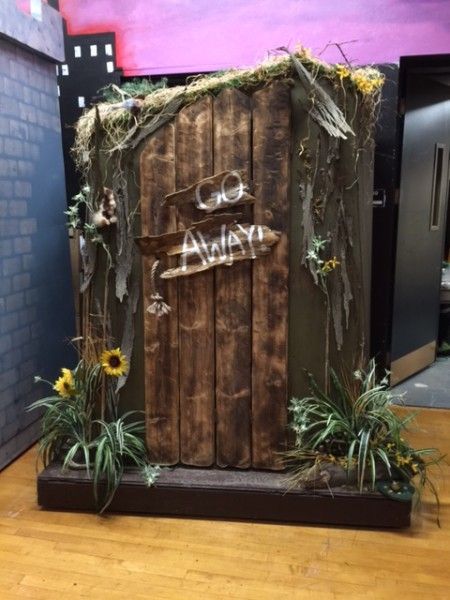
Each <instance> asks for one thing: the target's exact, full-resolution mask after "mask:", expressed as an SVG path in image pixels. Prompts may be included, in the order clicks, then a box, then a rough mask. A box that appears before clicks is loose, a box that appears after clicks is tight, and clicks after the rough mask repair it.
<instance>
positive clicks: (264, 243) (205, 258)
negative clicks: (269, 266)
mask: <svg viewBox="0 0 450 600" xmlns="http://www.w3.org/2000/svg"><path fill="white" fill-rule="evenodd" d="M240 216H241V215H239V214H232V215H230V214H223V215H218V216H216V217H210V218H208V219H205V220H204V221H200V222H198V223H193V224H192V226H191V227H189V228H188V229H186V230H182V231H176V232H173V233H166V234H163V235H159V236H146V237H141V238H137V239H136V243H137V244H138V246H139V248H140V250H141V252H142V253H143V254H145V255H148V254H155V255H161V254H165V255H167V256H178V265H177V266H176V267H173V268H171V269H167V270H166V271H164V272H163V273H161V275H160V276H161V278H163V279H170V278H172V277H184V276H187V275H192V274H193V273H199V272H200V271H206V270H208V269H212V268H214V267H217V266H220V265H226V266H230V265H232V264H233V263H235V262H238V261H241V260H251V259H255V258H257V257H259V256H264V255H265V254H268V253H269V252H270V248H271V246H273V245H274V244H276V243H277V242H278V240H279V239H280V235H281V233H280V232H279V231H273V230H271V229H270V228H269V227H266V226H265V225H255V224H251V225H250V224H241V223H237V219H238V218H239V217H240Z"/></svg>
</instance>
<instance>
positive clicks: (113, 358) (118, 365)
mask: <svg viewBox="0 0 450 600" xmlns="http://www.w3.org/2000/svg"><path fill="white" fill-rule="evenodd" d="M100 363H101V365H102V367H103V369H104V371H105V373H106V374H107V375H111V377H120V376H121V375H124V374H125V373H126V372H127V370H128V361H127V359H126V357H125V355H124V354H122V352H121V350H120V348H116V349H115V350H105V351H104V352H103V353H102V355H101V356H100Z"/></svg>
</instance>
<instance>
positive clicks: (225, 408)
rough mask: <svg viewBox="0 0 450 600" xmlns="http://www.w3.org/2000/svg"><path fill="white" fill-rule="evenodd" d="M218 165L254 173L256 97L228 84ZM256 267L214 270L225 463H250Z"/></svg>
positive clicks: (219, 435)
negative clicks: (253, 275)
mask: <svg viewBox="0 0 450 600" xmlns="http://www.w3.org/2000/svg"><path fill="white" fill-rule="evenodd" d="M214 169H215V171H216V172H217V171H222V170H224V169H240V170H243V171H244V173H246V175H247V178H249V179H250V177H251V102H250V99H249V98H248V97H247V96H246V95H245V94H243V93H242V92H240V91H238V90H232V89H228V90H223V91H222V92H221V93H220V94H219V96H218V97H217V98H216V99H215V101H214ZM241 209H242V207H241ZM244 210H245V215H244V221H246V222H250V223H252V222H253V218H252V213H253V211H252V207H251V206H247V207H245V209H244ZM251 273H252V265H251V263H249V262H242V263H241V264H237V265H233V267H231V268H230V269H228V268H225V267H219V268H217V269H216V272H215V278H216V279H215V282H216V298H215V302H216V314H215V322H216V419H217V424H216V453H217V454H216V462H217V464H218V465H219V466H221V467H228V466H232V467H239V468H247V467H249V466H250V464H251V306H252V298H251V281H252V278H251Z"/></svg>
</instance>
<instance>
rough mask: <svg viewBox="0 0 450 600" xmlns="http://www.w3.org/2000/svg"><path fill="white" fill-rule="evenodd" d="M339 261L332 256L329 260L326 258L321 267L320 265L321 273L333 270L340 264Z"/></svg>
mask: <svg viewBox="0 0 450 600" xmlns="http://www.w3.org/2000/svg"><path fill="white" fill-rule="evenodd" d="M340 264H341V263H340V262H339V261H338V259H337V258H336V257H335V256H333V258H331V259H330V260H326V261H325V262H324V263H323V265H322V267H321V269H320V270H321V271H322V273H330V271H333V270H334V269H335V268H336V267H337V266H338V265H340Z"/></svg>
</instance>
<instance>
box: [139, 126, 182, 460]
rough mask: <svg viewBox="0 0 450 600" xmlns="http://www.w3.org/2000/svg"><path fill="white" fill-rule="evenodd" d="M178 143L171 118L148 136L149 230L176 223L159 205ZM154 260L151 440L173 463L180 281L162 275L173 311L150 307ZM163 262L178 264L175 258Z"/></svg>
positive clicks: (148, 358) (147, 319)
mask: <svg viewBox="0 0 450 600" xmlns="http://www.w3.org/2000/svg"><path fill="white" fill-rule="evenodd" d="M174 145H175V127H174V124H173V123H169V124H167V125H165V126H164V127H162V128H160V129H159V130H158V131H156V132H155V133H154V134H153V135H152V136H151V137H150V139H149V141H148V142H147V143H146V145H145V147H144V149H143V151H142V154H141V157H140V179H141V200H140V201H141V223H142V234H143V235H146V236H148V235H161V234H163V233H168V232H171V231H174V230H175V229H176V211H175V209H174V208H170V207H167V206H165V207H162V205H161V200H162V199H163V198H164V196H165V195H166V194H167V193H169V192H171V191H173V190H174V189H175V148H174ZM153 262H154V257H151V256H143V257H142V268H143V274H142V279H143V299H144V302H143V309H144V353H145V417H146V434H147V446H148V450H149V456H150V460H151V461H152V462H155V463H157V464H161V465H172V464H176V463H177V462H178V460H179V378H178V370H179V369H178V306H177V304H178V282H177V281H176V280H172V281H164V280H161V279H159V280H158V289H159V290H160V293H161V294H162V296H163V297H164V300H165V301H166V302H167V303H168V304H169V305H170V306H171V308H172V310H171V312H170V313H169V314H168V315H164V316H162V317H160V318H158V317H156V316H155V315H154V314H151V313H150V312H148V310H147V308H148V306H149V305H150V304H151V303H152V302H153V300H152V299H151V298H150V296H151V294H152V287H151V278H150V272H151V268H152V265H153ZM165 264H166V266H170V265H172V264H176V259H167V262H166V263H165Z"/></svg>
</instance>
